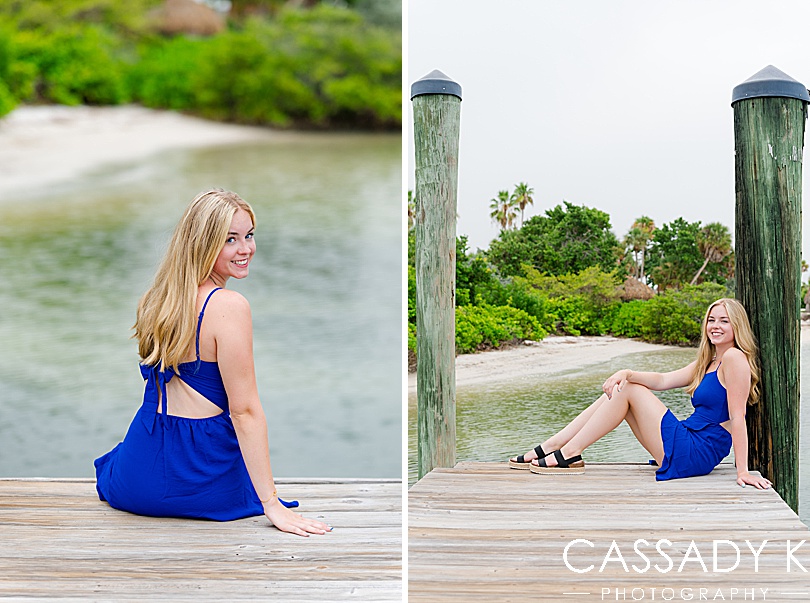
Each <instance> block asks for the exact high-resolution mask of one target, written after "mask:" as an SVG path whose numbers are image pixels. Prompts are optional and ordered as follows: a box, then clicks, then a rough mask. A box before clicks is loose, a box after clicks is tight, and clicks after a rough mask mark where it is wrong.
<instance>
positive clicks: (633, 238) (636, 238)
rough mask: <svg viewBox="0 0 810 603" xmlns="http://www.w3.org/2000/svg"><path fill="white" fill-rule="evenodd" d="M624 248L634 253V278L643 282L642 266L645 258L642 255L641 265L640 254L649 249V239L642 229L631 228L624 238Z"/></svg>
mask: <svg viewBox="0 0 810 603" xmlns="http://www.w3.org/2000/svg"><path fill="white" fill-rule="evenodd" d="M624 247H625V249H627V250H628V251H632V252H633V276H635V277H636V278H637V279H638V280H641V270H642V268H641V266H643V262H644V259H643V257H644V256H643V255H642V260H641V263H639V259H638V254H639V253H640V252H641V251H643V250H645V249H646V247H647V238H646V237H645V235H644V232H642V230H641V229H640V228H631V229H630V231H629V232H628V233H627V235H626V236H625V237H624Z"/></svg>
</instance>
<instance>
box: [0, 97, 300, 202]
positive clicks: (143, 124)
mask: <svg viewBox="0 0 810 603" xmlns="http://www.w3.org/2000/svg"><path fill="white" fill-rule="evenodd" d="M283 135H284V134H283V133H280V132H276V131H273V130H270V129H265V128H258V127H252V126H239V125H233V124H224V123H219V122H213V121H207V120H204V119H198V118H195V117H189V116H187V115H182V114H179V113H175V112H172V111H156V110H152V109H146V108H144V107H139V106H135V105H125V106H119V107H84V106H80V107H67V106H61V105H59V106H30V107H29V106H23V107H19V108H17V109H15V110H14V111H12V112H11V113H9V114H8V115H6V116H5V117H3V118H2V119H0V201H3V200H10V199H13V198H14V196H15V194H21V193H28V194H30V193H35V192H36V191H37V190H40V189H42V188H45V187H49V186H53V185H55V184H58V183H59V182H63V181H66V180H69V179H71V178H74V177H75V176H76V175H80V174H82V173H84V172H88V171H91V170H94V169H98V168H101V167H106V166H108V165H111V164H115V163H120V162H131V161H135V160H139V159H142V158H144V157H147V156H149V155H153V154H155V153H159V152H161V151H165V150H170V149H179V148H189V147H202V146H210V145H221V144H231V143H238V142H245V141H250V140H263V139H266V138H268V137H277V136H283Z"/></svg>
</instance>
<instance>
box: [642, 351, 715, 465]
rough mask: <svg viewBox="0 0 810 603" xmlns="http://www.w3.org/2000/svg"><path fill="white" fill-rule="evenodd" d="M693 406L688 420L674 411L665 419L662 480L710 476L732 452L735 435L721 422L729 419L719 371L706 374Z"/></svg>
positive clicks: (667, 413)
mask: <svg viewBox="0 0 810 603" xmlns="http://www.w3.org/2000/svg"><path fill="white" fill-rule="evenodd" d="M718 366H719V365H718ZM692 406H694V407H695V411H694V412H693V413H692V414H691V415H690V416H689V418H687V419H686V420H684V421H678V419H676V418H675V415H674V414H672V411H671V410H667V412H666V414H664V416H663V417H662V418H661V439H662V440H663V443H664V460H663V462H662V463H661V466H660V467H659V468H658V469H657V470H656V472H655V474H656V475H655V479H656V480H658V481H663V480H667V479H676V478H679V477H693V476H695V475H706V474H707V473H710V472H711V471H712V469H714V468H715V467H716V466H717V465H718V464H719V463H720V461H722V460H723V459H724V458H726V456H728V453H729V452H731V434H730V433H729V432H728V430H726V428H725V427H722V426H721V425H720V424H721V423H723V422H725V421H728V420H729V415H728V398H727V396H726V388H724V387H723V385H722V384H721V383H720V380H719V379H718V378H717V371H716V370H715V371H713V372H711V373H706V374H705V375H704V377H703V380H702V381H701V382H700V385H698V386H697V389H696V390H695V392H694V394H692Z"/></svg>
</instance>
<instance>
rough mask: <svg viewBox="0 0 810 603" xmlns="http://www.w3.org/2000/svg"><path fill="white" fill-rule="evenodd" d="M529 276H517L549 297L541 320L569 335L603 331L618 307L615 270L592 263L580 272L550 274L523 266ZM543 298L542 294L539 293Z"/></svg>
mask: <svg viewBox="0 0 810 603" xmlns="http://www.w3.org/2000/svg"><path fill="white" fill-rule="evenodd" d="M523 271H524V272H525V274H526V278H525V279H523V278H521V277H515V279H514V282H515V283H517V284H521V283H526V284H528V285H530V286H531V287H533V288H534V289H536V290H537V291H538V292H539V293H540V294H541V295H542V296H544V297H545V298H546V299H547V302H546V304H545V307H544V308H543V311H544V312H545V321H547V322H545V321H543V319H541V324H543V325H544V326H547V328H549V329H550V330H554V331H556V332H558V333H565V334H569V335H603V334H605V333H607V332H608V331H609V330H610V328H611V325H612V322H613V315H614V314H615V312H616V311H617V310H618V307H619V305H620V304H621V302H620V295H621V290H620V289H619V285H618V277H617V275H616V273H615V272H605V271H603V270H601V269H600V268H598V267H596V266H591V267H589V268H586V269H585V270H582V271H580V272H578V273H576V274H564V275H561V276H546V275H543V274H541V273H540V272H538V271H537V270H535V269H534V268H531V267H530V266H523ZM538 299H539V296H538Z"/></svg>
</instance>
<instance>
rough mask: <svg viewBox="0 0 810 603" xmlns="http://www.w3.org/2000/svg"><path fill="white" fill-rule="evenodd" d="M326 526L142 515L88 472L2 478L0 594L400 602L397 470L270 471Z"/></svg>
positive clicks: (281, 487)
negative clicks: (338, 474) (376, 473)
mask: <svg viewBox="0 0 810 603" xmlns="http://www.w3.org/2000/svg"><path fill="white" fill-rule="evenodd" d="M277 484H278V486H279V493H280V494H281V496H282V497H284V498H286V499H299V500H300V501H301V507H300V508H299V511H300V512H301V513H302V514H304V515H306V516H309V517H317V518H322V519H323V520H324V521H327V522H328V523H330V524H331V525H332V526H334V528H335V529H334V531H333V532H332V533H330V534H326V535H324V536H311V537H309V538H301V537H299V536H294V535H292V534H284V533H282V532H279V531H278V530H276V529H275V528H273V527H272V526H271V525H270V524H269V522H268V521H267V520H266V519H265V518H263V517H257V518H249V519H242V520H239V521H232V522H213V521H196V520H183V519H167V518H151V517H140V516H136V515H131V514H129V513H123V512H121V511H116V510H115V509H112V508H110V507H109V506H108V505H107V504H106V503H102V502H100V501H99V500H98V497H97V495H96V491H95V482H94V480H41V479H40V480H37V479H0V599H2V600H15V599H19V600H25V601H32V600H42V601H54V600H58V601H68V600H76V601H79V600H81V601H128V600H132V601H143V600H171V601H183V600H186V601H190V600H194V601H238V600H257V601H258V600H265V601H270V600H273V601H347V600H356V601H401V600H402V593H403V588H402V483H401V481H399V480H372V479H369V480H364V479H346V480H340V479H337V480H336V479H320V480H319V479H302V480H277Z"/></svg>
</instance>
